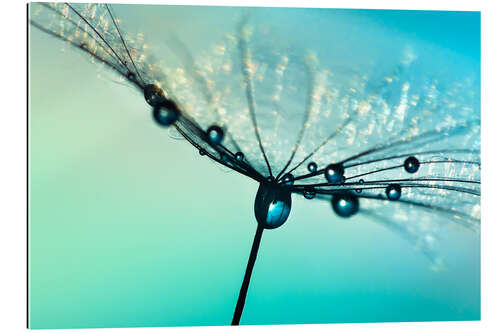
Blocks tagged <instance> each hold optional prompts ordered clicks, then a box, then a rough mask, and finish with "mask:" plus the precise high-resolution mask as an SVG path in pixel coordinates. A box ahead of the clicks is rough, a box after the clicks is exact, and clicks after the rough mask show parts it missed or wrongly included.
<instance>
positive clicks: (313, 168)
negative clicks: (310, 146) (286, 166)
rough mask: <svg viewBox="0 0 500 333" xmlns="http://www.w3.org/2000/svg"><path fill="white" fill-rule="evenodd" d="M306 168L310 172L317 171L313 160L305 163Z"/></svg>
mask: <svg viewBox="0 0 500 333" xmlns="http://www.w3.org/2000/svg"><path fill="white" fill-rule="evenodd" d="M307 170H308V171H309V172H311V173H313V172H316V171H318V165H317V164H316V163H314V162H311V163H309V164H308V165H307Z"/></svg>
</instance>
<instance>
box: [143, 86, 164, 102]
mask: <svg viewBox="0 0 500 333" xmlns="http://www.w3.org/2000/svg"><path fill="white" fill-rule="evenodd" d="M144 99H146V102H147V103H148V104H149V105H151V106H157V105H158V104H160V103H161V102H163V101H164V100H165V92H164V91H163V90H161V89H160V88H159V87H158V86H156V85H154V84H148V85H146V86H145V87H144Z"/></svg>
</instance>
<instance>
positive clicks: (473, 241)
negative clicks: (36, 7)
mask: <svg viewBox="0 0 500 333" xmlns="http://www.w3.org/2000/svg"><path fill="white" fill-rule="evenodd" d="M115 11H116V13H117V14H118V15H119V16H120V17H122V18H123V20H122V21H123V25H122V26H123V27H124V28H126V29H127V28H128V29H129V30H132V31H137V29H140V30H141V31H144V32H145V35H146V38H148V39H150V40H161V33H162V32H161V29H160V28H159V27H161V21H162V20H164V21H169V22H170V23H171V24H173V25H176V26H178V27H179V29H178V31H183V30H182V29H183V27H184V28H185V30H184V31H185V35H184V36H186V38H190V40H191V44H194V45H196V42H197V41H199V42H200V43H201V44H203V43H204V38H205V37H206V36H205V35H203V32H201V31H202V30H203V29H202V27H203V24H205V23H206V22H205V21H207V22H209V23H210V22H211V23H212V24H213V22H216V21H221V22H223V21H224V20H223V18H224V16H225V15H229V14H231V13H232V11H233V9H231V8H219V9H217V8H205V9H204V10H200V9H199V8H196V7H151V6H140V7H129V6H115ZM301 13H303V10H284V11H283V15H284V18H286V15H290V17H296V16H297V15H299V16H300V15H301ZM312 13H314V15H311V16H310V17H311V19H312V18H314V17H316V18H318V17H319V18H321V19H323V20H331V21H332V22H333V21H335V17H336V16H339V15H340V16H343V17H346V16H347V17H352V19H353V20H356V22H358V24H363V23H362V22H365V21H366V22H371V23H370V24H375V25H379V26H381V27H382V28H384V29H387V30H388V31H397V32H398V33H401V34H404V35H406V36H408V37H409V38H416V39H421V40H425V41H427V42H429V43H434V44H438V45H441V46H443V47H445V48H447V49H450V50H453V51H455V52H457V53H460V54H462V55H463V56H464V57H466V58H468V59H469V60H470V63H471V64H472V65H471V66H472V68H467V69H466V70H469V69H472V70H476V71H478V70H479V63H480V45H479V42H480V30H479V29H480V14H479V13H459V12H405V11H383V10H377V11H363V10H354V11H335V10H324V9H321V10H312ZM146 18H147V21H146V20H145V19H146ZM359 22H361V23H359ZM307 23H308V22H307V21H303V22H302V24H304V26H305V27H307ZM367 24H368V23H367ZM222 25H224V24H222ZM223 28H225V27H223ZM200 29H201V30H200ZM155 32H156V35H155ZM29 42H30V51H31V53H30V59H29V61H30V96H29V102H30V113H29V116H30V120H29V130H30V138H29V144H30V150H29V158H30V165H29V177H30V186H29V196H30V204H29V325H30V327H31V328H83V327H131V326H171V325H227V324H229V323H230V320H231V317H232V314H233V310H234V305H235V303H236V299H237V295H238V292H239V287H240V283H241V280H242V277H243V273H244V269H245V265H246V260H247V258H248V253H249V250H250V246H251V241H252V239H253V233H254V232H255V228H256V223H255V221H254V217H253V199H254V195H255V193H256V190H257V184H256V183H254V182H253V181H251V180H249V179H246V178H244V177H243V176H240V175H238V174H236V173H232V172H227V171H225V170H223V169H222V168H220V167H218V166H217V165H215V164H214V163H212V162H210V161H209V160H208V159H207V158H202V157H200V156H199V154H198V152H197V151H196V150H195V149H193V148H192V147H191V146H190V145H189V144H188V143H187V142H185V141H179V140H174V139H172V138H171V137H169V135H168V133H167V132H165V131H162V130H160V129H159V128H158V127H157V126H156V125H155V124H154V123H153V122H152V121H151V117H150V114H149V109H148V108H147V107H146V105H145V103H144V100H143V98H142V97H141V96H140V94H138V93H137V92H136V91H134V90H132V89H131V88H128V87H122V86H120V85H118V84H116V83H114V82H113V81H112V78H113V76H112V75H111V74H109V75H108V74H107V73H106V72H103V76H104V77H103V78H98V77H97V71H96V67H98V66H97V65H95V64H92V63H91V62H90V61H89V60H88V59H87V58H86V57H84V56H82V55H81V54H80V53H78V52H76V51H74V50H71V49H68V47H67V46H64V44H63V43H61V42H60V41H58V40H55V39H52V38H50V37H48V36H46V35H44V34H42V33H40V32H38V31H36V30H35V29H32V30H31V35H30V40H29ZM61 49H63V52H61ZM441 248H442V249H443V255H444V256H445V258H446V265H447V269H446V270H445V271H443V272H434V271H432V270H431V269H430V268H429V262H428V261H427V260H426V258H425V257H424V256H423V255H421V254H420V253H419V252H417V251H416V250H415V249H414V248H413V247H412V246H411V245H410V244H408V243H407V242H405V241H404V240H403V239H401V238H399V237H398V236H397V235H395V234H393V233H391V232H390V231H388V230H386V229H384V228H383V227H381V226H379V225H377V224H374V223H373V222H371V221H369V220H368V219H364V218H362V217H360V218H358V219H356V220H354V221H346V220H340V219H339V218H337V217H336V216H335V215H334V214H333V213H332V211H331V208H330V207H329V205H328V204H326V203H322V202H309V201H307V202H306V201H305V200H303V199H302V198H298V197H294V202H293V210H292V214H291V216H290V218H289V220H288V222H287V223H286V224H285V225H284V226H283V227H282V228H280V229H278V230H275V231H271V232H265V233H264V236H263V240H262V243H261V249H260V252H259V257H258V260H257V263H256V265H255V269H254V275H253V278H252V283H251V285H250V289H249V292H248V297H247V302H246V307H245V311H244V313H243V317H242V321H241V323H242V324H290V323H337V322H382V321H429V320H478V319H479V318H480V253H479V235H474V234H472V233H470V232H469V231H467V230H463V229H460V228H456V229H451V230H450V232H449V234H448V236H447V237H446V239H445V240H444V241H443V244H442V246H441Z"/></svg>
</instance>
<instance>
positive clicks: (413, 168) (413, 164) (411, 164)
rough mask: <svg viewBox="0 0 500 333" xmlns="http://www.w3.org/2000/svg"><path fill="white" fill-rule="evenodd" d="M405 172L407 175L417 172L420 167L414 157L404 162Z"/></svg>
mask: <svg viewBox="0 0 500 333" xmlns="http://www.w3.org/2000/svg"><path fill="white" fill-rule="evenodd" d="M404 165H405V170H406V172H409V173H415V172H417V170H418V168H419V167H420V162H419V161H418V159H417V158H416V157H415V156H410V157H408V158H407V159H406V160H405V164H404Z"/></svg>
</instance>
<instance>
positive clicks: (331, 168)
mask: <svg viewBox="0 0 500 333" xmlns="http://www.w3.org/2000/svg"><path fill="white" fill-rule="evenodd" d="M325 178H326V180H328V182H329V183H330V184H338V183H343V182H344V181H345V177H344V167H343V166H342V164H335V163H332V164H330V165H328V166H327V167H326V168H325Z"/></svg>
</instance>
